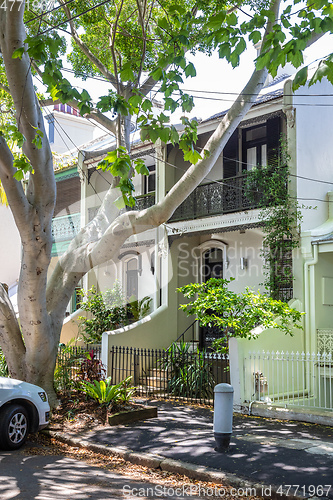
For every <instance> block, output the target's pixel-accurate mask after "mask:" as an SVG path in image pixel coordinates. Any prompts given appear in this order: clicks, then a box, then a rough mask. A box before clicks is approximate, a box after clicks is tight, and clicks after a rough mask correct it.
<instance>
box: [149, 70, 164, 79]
mask: <svg viewBox="0 0 333 500" xmlns="http://www.w3.org/2000/svg"><path fill="white" fill-rule="evenodd" d="M162 76H163V70H162V68H156V69H155V70H154V71H152V73H151V77H152V78H153V79H154V80H156V81H158V80H160V79H161V78H162Z"/></svg>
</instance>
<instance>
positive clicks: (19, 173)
mask: <svg viewBox="0 0 333 500" xmlns="http://www.w3.org/2000/svg"><path fill="white" fill-rule="evenodd" d="M13 177H14V179H16V180H17V181H19V182H20V181H23V179H24V173H23V172H22V170H18V171H17V172H15V174H14V176H13Z"/></svg>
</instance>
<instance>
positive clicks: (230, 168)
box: [223, 116, 281, 179]
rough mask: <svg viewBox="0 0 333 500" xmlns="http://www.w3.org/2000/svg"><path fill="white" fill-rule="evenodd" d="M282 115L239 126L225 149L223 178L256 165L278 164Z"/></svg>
mask: <svg viewBox="0 0 333 500" xmlns="http://www.w3.org/2000/svg"><path fill="white" fill-rule="evenodd" d="M280 135H281V117H280V116H277V117H274V118H268V119H267V120H266V121H265V122H263V123H260V124H258V125H253V126H250V127H246V128H239V129H237V130H235V132H234V133H233V134H232V136H231V137H230V139H229V141H228V143H227V144H226V146H225V148H224V149H223V178H224V179H227V178H229V177H236V176H237V175H239V174H241V173H242V171H244V170H252V168H253V167H254V166H256V165H262V166H266V165H271V166H273V165H276V164H277V163H278V160H279V150H280Z"/></svg>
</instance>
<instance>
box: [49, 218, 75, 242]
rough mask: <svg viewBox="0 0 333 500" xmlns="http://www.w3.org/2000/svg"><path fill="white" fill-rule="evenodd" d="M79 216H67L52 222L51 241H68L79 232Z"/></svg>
mask: <svg viewBox="0 0 333 500" xmlns="http://www.w3.org/2000/svg"><path fill="white" fill-rule="evenodd" d="M80 228H81V214H69V215H64V216H62V217H56V218H54V219H53V220H52V241H53V242H56V243H57V242H60V241H70V240H72V239H73V238H74V237H75V236H76V235H77V234H78V232H79V231H80Z"/></svg>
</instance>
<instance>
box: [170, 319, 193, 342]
mask: <svg viewBox="0 0 333 500" xmlns="http://www.w3.org/2000/svg"><path fill="white" fill-rule="evenodd" d="M196 321H197V320H196V319H195V320H194V321H193V323H191V324H190V326H188V327H187V328H186V330H184V331H183V333H181V334H180V335H179V337H177V338H176V340H174V342H178V341H179V339H180V338H181V337H184V335H185V333H186V332H187V331H188V330H189V329H190V328H191V327H192V326H193V325H194V323H196ZM193 340H194V339H192V341H193Z"/></svg>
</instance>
